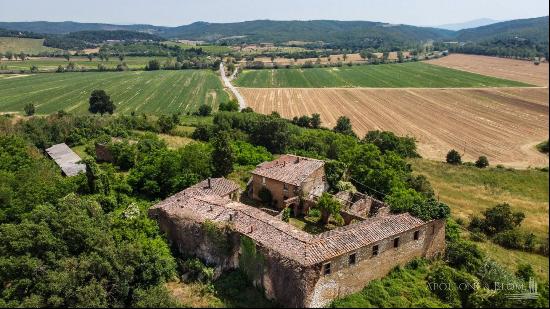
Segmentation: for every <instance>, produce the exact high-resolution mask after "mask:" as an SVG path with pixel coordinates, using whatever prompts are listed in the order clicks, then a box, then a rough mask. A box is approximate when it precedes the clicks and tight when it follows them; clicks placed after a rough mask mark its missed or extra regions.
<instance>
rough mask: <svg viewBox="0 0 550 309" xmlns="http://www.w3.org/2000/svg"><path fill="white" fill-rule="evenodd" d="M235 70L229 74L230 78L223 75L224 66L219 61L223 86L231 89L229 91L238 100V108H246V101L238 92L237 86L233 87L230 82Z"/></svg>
mask: <svg viewBox="0 0 550 309" xmlns="http://www.w3.org/2000/svg"><path fill="white" fill-rule="evenodd" d="M236 72H237V70H235V72H234V73H233V75H231V79H229V78H228V77H227V76H225V67H224V66H223V62H222V63H220V75H221V77H222V80H223V83H224V85H225V87H227V88H229V90H231V92H232V93H233V95H234V96H235V98H236V99H237V101H238V102H239V109H240V110H242V109H244V108H246V102H245V100H244V97H243V96H242V95H241V94H240V93H239V90H237V88H235V86H233V84H231V80H232V79H233V78H234V77H235V74H236Z"/></svg>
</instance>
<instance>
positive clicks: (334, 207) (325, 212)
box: [316, 192, 342, 225]
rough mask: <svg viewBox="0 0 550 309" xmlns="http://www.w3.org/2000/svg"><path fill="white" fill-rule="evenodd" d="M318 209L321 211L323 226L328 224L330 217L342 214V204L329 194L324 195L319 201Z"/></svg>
mask: <svg viewBox="0 0 550 309" xmlns="http://www.w3.org/2000/svg"><path fill="white" fill-rule="evenodd" d="M316 207H317V208H319V210H320V211H321V221H322V222H323V224H325V225H326V224H328V222H329V219H330V216H336V215H339V214H340V209H341V208H342V204H340V202H339V201H338V200H336V199H335V198H333V197H332V196H331V195H330V194H328V193H326V192H325V193H323V195H321V197H320V198H319V200H318V201H317V206H316Z"/></svg>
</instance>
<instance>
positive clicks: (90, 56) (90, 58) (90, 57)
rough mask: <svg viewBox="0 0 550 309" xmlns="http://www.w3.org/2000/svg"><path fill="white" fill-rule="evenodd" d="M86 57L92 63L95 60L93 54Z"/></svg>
mask: <svg viewBox="0 0 550 309" xmlns="http://www.w3.org/2000/svg"><path fill="white" fill-rule="evenodd" d="M86 57H87V58H88V61H90V62H91V61H92V60H93V59H94V55H92V54H87V55H86Z"/></svg>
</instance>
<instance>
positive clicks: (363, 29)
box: [0, 16, 548, 48]
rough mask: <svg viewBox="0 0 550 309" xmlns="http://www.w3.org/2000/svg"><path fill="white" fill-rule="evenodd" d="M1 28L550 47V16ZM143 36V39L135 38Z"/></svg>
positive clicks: (344, 43)
mask: <svg viewBox="0 0 550 309" xmlns="http://www.w3.org/2000/svg"><path fill="white" fill-rule="evenodd" d="M0 28H3V29H7V30H15V31H26V35H29V34H32V35H34V37H36V33H43V34H44V35H62V34H63V35H64V36H68V37H70V36H71V35H72V34H69V35H67V34H68V33H74V32H77V33H80V34H82V33H86V32H90V31H91V32H92V33H93V34H94V37H108V36H109V35H102V34H101V33H102V32H107V31H109V32H111V31H114V32H117V31H118V32H119V33H126V34H128V33H130V32H135V33H142V35H145V33H146V34H148V35H150V36H151V38H156V37H163V38H168V39H189V40H201V41H208V42H217V43H220V42H227V43H229V44H231V43H259V42H272V43H284V42H289V41H301V42H312V43H314V42H317V44H319V42H323V44H326V45H328V46H329V47H331V46H332V47H344V48H366V47H374V48H380V47H384V48H395V47H402V46H403V45H410V44H417V43H419V42H426V41H429V40H433V41H445V40H453V41H460V42H476V43H477V42H489V41H492V40H496V39H502V38H507V39H509V38H516V37H518V38H520V39H525V40H528V41H530V42H537V43H544V44H545V45H548V16H544V17H539V18H530V19H519V20H512V21H506V22H499V23H495V24H491V25H487V26H481V27H477V28H470V29H463V30H460V31H453V30H446V29H440V28H430V27H416V26H410V25H402V24H387V23H380V22H370V21H335V20H311V21H274V20H255V21H246V22H236V23H207V22H196V23H192V24H190V25H185V26H179V27H159V26H153V25H114V24H100V23H77V22H44V21H38V22H0ZM135 36H139V35H135Z"/></svg>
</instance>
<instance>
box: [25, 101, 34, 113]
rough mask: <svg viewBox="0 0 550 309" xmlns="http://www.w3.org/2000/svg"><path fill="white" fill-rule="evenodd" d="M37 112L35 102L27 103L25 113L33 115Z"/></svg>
mask: <svg viewBox="0 0 550 309" xmlns="http://www.w3.org/2000/svg"><path fill="white" fill-rule="evenodd" d="M34 113H35V108H34V104H32V103H29V104H26V105H25V115H27V116H32V115H34Z"/></svg>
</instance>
